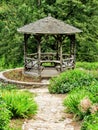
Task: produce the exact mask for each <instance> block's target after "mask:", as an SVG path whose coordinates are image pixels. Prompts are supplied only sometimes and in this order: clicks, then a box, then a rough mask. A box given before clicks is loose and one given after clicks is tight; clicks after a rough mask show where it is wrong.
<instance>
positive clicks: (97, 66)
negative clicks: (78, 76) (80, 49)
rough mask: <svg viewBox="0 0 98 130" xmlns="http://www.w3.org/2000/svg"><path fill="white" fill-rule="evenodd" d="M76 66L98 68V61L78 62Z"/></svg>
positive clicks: (90, 68)
mask: <svg viewBox="0 0 98 130" xmlns="http://www.w3.org/2000/svg"><path fill="white" fill-rule="evenodd" d="M76 68H83V69H86V70H98V62H92V63H89V62H77V63H76Z"/></svg>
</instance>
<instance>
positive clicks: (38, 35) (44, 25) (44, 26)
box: [18, 16, 81, 77]
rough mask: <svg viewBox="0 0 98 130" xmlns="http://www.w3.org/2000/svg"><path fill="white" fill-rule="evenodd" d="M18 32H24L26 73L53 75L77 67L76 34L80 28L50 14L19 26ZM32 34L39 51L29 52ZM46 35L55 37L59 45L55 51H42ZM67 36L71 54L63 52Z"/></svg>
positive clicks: (43, 75)
mask: <svg viewBox="0 0 98 130" xmlns="http://www.w3.org/2000/svg"><path fill="white" fill-rule="evenodd" d="M18 32H20V33H23V34H24V73H26V74H30V75H35V76H41V77H45V76H46V77H51V76H54V75H57V74H59V73H60V72H62V71H64V70H66V69H68V68H74V67H75V45H76V44H75V34H76V33H80V32H81V30H80V29H77V28H76V27H73V26H71V25H68V24H65V23H64V22H63V21H60V20H57V19H55V18H53V17H51V16H48V17H45V18H43V19H40V20H38V21H36V22H34V23H30V24H28V25H25V26H23V27H21V28H19V29H18ZM31 35H33V36H34V38H35V39H36V41H37V52H36V53H32V54H27V45H28V39H29V37H30V36H31ZM46 35H47V36H51V35H52V36H53V37H54V38H55V41H56V47H57V49H56V52H55V53H50V52H45V53H42V52H41V44H43V43H42V38H43V37H45V36H46ZM65 37H68V38H69V40H70V54H63V51H62V42H63V41H64V39H65ZM43 64H47V66H44V65H43Z"/></svg>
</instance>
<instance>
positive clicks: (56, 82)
mask: <svg viewBox="0 0 98 130" xmlns="http://www.w3.org/2000/svg"><path fill="white" fill-rule="evenodd" d="M94 82H96V79H95V78H94V76H93V75H92V74H90V73H89V72H86V71H84V70H78V69H75V70H68V71H66V72H63V73H62V74H60V75H59V76H58V77H54V78H52V79H51V80H50V85H49V87H48V89H49V92H50V93H58V94H59V93H66V92H69V91H70V90H72V89H73V88H75V87H79V86H89V85H90V84H92V83H94Z"/></svg>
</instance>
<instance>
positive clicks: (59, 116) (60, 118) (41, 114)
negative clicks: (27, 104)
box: [22, 88, 80, 130]
mask: <svg viewBox="0 0 98 130" xmlns="http://www.w3.org/2000/svg"><path fill="white" fill-rule="evenodd" d="M30 91H31V92H34V93H37V96H36V98H35V100H36V102H37V104H38V105H39V111H38V114H37V115H36V116H35V118H34V119H32V120H28V121H25V122H24V124H23V126H22V130H80V125H79V124H77V123H75V122H73V120H72V119H71V118H68V117H67V116H66V114H65V113H64V107H63V105H62V101H63V99H64V98H65V95H61V94H60V95H56V94H49V92H48V89H47V88H36V89H30Z"/></svg>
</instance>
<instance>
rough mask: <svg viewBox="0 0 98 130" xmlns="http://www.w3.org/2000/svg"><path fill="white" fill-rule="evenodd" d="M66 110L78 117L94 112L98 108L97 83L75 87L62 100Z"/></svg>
mask: <svg viewBox="0 0 98 130" xmlns="http://www.w3.org/2000/svg"><path fill="white" fill-rule="evenodd" d="M64 106H65V107H67V112H70V113H73V114H75V116H76V117H78V119H83V118H84V117H85V116H88V115H90V114H94V113H96V112H97V111H98V110H97V109H98V83H97V84H93V85H90V86H84V87H83V86H82V87H79V88H75V89H74V90H72V91H71V92H70V94H69V95H68V96H67V98H65V100H64Z"/></svg>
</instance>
